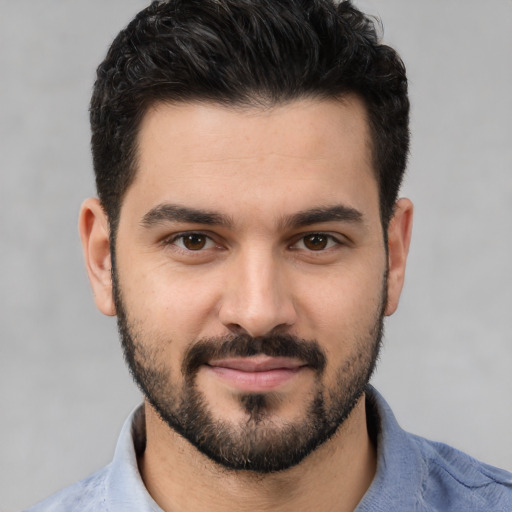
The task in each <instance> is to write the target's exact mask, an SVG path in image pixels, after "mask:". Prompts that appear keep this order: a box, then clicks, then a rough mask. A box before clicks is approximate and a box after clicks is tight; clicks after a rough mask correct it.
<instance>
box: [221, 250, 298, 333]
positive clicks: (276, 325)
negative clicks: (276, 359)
mask: <svg viewBox="0 0 512 512" xmlns="http://www.w3.org/2000/svg"><path fill="white" fill-rule="evenodd" d="M228 272H229V275H228V277H227V278H226V281H225V288H224V290H223V293H222V299H221V304H220V309H219V319H220V321H221V322H222V324H223V325H225V326H226V327H227V328H228V329H229V330H230V331H231V332H233V333H235V334H249V335H250V336H253V337H256V336H264V335H268V334H271V333H275V332H283V331H284V330H286V329H288V328H289V327H291V326H292V325H294V324H295V322H296V319H297V313H296V310H295V306H294V303H293V299H292V285H293V283H291V282H289V277H287V275H286V272H284V271H283V264H280V262H279V261H278V258H276V257H275V256H274V255H273V254H272V253H269V254H267V253H266V252H265V251H257V250H254V251H251V252H250V253H248V254H240V255H239V256H238V257H237V258H236V259H235V261H234V262H233V264H232V265H231V266H230V268H229V271H228Z"/></svg>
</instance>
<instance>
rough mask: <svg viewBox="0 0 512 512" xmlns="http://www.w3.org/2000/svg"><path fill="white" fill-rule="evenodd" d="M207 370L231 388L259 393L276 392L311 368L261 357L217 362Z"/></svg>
mask: <svg viewBox="0 0 512 512" xmlns="http://www.w3.org/2000/svg"><path fill="white" fill-rule="evenodd" d="M206 368H207V369H208V370H209V371H211V372H213V373H214V374H215V375H216V376H217V377H218V378H220V379H221V380H222V381H224V382H225V383H227V384H228V385H229V386H230V387H234V388H236V389H238V390H240V391H245V392H252V393H257V392H266V391H272V390H276V389H277V388H279V387H281V386H283V385H284V384H285V383H287V382H288V381H290V380H291V379H293V378H294V377H295V376H296V375H297V374H299V373H301V372H302V371H303V370H305V369H306V368H307V365H305V364H304V363H303V362H302V361H300V360H298V359H293V358H288V357H270V356H265V355H258V356H253V357H244V358H227V359H218V360H213V361H210V362H209V363H208V364H207V365H206Z"/></svg>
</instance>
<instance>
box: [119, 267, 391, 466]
mask: <svg viewBox="0 0 512 512" xmlns="http://www.w3.org/2000/svg"><path fill="white" fill-rule="evenodd" d="M384 281H385V282H386V279H385V280H384ZM113 283H114V297H115V303H116V311H117V323H118V329H119V334H120V338H121V342H122V346H123V351H124V356H125V359H126V362H127V364H128V367H129V369H130V372H131V374H132V376H133V378H134V380H135V382H136V383H137V385H138V386H139V388H140V389H141V390H142V392H143V393H144V396H145V397H146V399H147V400H148V402H149V403H150V404H151V405H152V406H153V408H154V409H155V410H156V412H157V413H158V414H159V415H160V417H161V418H162V419H163V420H164V421H165V422H166V423H167V425H168V426H169V427H170V428H171V429H173V430H174V431H176V432H177V433H179V434H180V435H182V436H183V437H184V438H185V439H187V440H188V441H189V442H190V443H191V444H192V445H193V446H195V447H196V448H197V449H198V450H199V451H200V452H202V453H203V454H205V455H206V456H208V457H209V458H210V459H212V460H213V461H215V462H216V463H218V464H220V465H222V466H223V467H225V468H228V469H233V470H249V471H255V472H258V473H271V472H275V471H281V470H285V469H288V468H290V467H292V466H294V465H296V464H298V463H299V462H301V461H302V460H303V459H304V458H305V457H307V456H308V455H309V454H310V453H311V452H313V450H315V449H316V448H317V447H318V446H320V445H321V444H323V443H325V442H326V441H327V440H328V439H330V438H331V437H332V436H333V435H334V433H335V432H336V431H337V429H338V428H339V427H340V425H342V424H343V423H344V421H345V420H346V419H347V418H348V416H349V415H350V413H351V411H352V410H353V408H354V406H355V405H356V404H357V402H358V401H359V399H360V398H361V396H362V395H363V393H364V391H365V388H366V386H367V384H368V382H369V380H370V377H371V375H372V373H373V370H374V368H375V365H376V361H377V359H378V354H379V350H380V345H381V340H382V336H383V318H384V314H383V312H384V307H385V302H386V300H385V291H384V292H383V296H382V301H381V307H380V310H379V312H378V315H377V318H376V319H375V322H374V325H373V326H372V328H371V329H370V332H369V333H368V335H367V336H366V337H365V338H364V339H360V340H357V342H356V343H355V345H356V347H355V348H356V352H355V353H354V354H352V355H351V357H349V359H348V360H347V361H345V363H344V364H343V366H342V367H340V368H339V369H338V371H337V379H336V384H335V386H333V388H332V389H326V388H325V386H324V384H323V383H322V380H321V376H322V375H323V372H324V368H325V366H326V356H325V354H324V352H323V350H322V349H321V347H320V346H319V344H318V343H317V342H316V341H311V340H302V339H299V338H297V337H295V336H290V335H284V336H279V335H278V336H265V337H258V338H252V337H250V336H245V335H244V336H232V337H226V338H210V339H202V340H200V341H198V342H196V343H195V344H193V345H191V347H190V348H189V349H188V351H187V353H186V354H185V357H184V360H183V363H182V368H181V370H182V371H181V373H182V376H183V384H182V385H181V387H179V388H178V387H177V386H175V385H173V382H172V380H171V375H170V373H169V368H168V367H166V365H165V362H164V360H163V357H161V356H160V354H159V351H158V349H148V347H147V346H145V345H144V342H143V337H142V333H137V332H135V329H134V326H133V325H132V324H130V322H129V320H128V318H127V313H126V310H125V308H124V305H123V301H122V297H121V292H120V288H119V285H118V282H117V276H116V275H115V272H113ZM385 289H386V287H384V290H385ZM257 354H266V355H269V356H274V357H280V356H282V357H297V358H299V359H301V360H303V361H304V362H305V363H307V364H308V366H309V367H310V368H311V369H312V370H314V372H315V376H316V379H315V381H316V386H315V390H314V392H313V393H312V394H311V396H309V398H308V400H309V402H308V403H307V404H305V415H304V417H303V418H302V420H301V421H300V422H295V423H288V424H279V425H277V424H276V423H274V422H273V421H272V411H273V410H274V409H276V408H277V407H278V405H279V400H280V399H279V396H278V394H277V393H261V394H259V393H246V394H240V395H238V399H239V404H240V407H241V408H242V409H243V410H244V412H245V413H246V414H247V418H248V419H247V420H246V421H244V422H240V423H239V424H232V423H229V422H226V421H223V420H221V419H216V418H214V417H213V415H212V414H211V412H210V410H209V406H208V403H207V402H206V400H205V397H204V396H203V394H202V393H201V392H200V391H199V390H198V389H197V386H196V384H195V381H196V378H195V377H196V374H197V371H198V370H199V368H200V367H201V365H203V364H205V363H207V361H209V360H212V359H214V358H219V357H249V356H252V355H257Z"/></svg>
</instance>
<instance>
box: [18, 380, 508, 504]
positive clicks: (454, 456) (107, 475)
mask: <svg viewBox="0 0 512 512" xmlns="http://www.w3.org/2000/svg"><path fill="white" fill-rule="evenodd" d="M367 410H368V418H369V430H370V432H374V433H375V435H376V437H377V473H376V475H375V478H374V480H373V482H372V484H371V486H370V488H369V489H368V491H367V492H366V494H365V495H364V497H363V499H362V500H361V502H360V503H359V505H358V507H357V509H356V511H355V512H420V511H421V512H427V511H428V512H443V511H446V512H447V511H450V512H512V474H510V473H508V472H507V471H504V470H501V469H497V468H494V467H492V466H488V465H486V464H483V463H481V462H479V461H477V460H475V459H473V458H472V457H470V456H468V455H466V454H464V453H462V452H460V451H458V450H455V449H454V448H451V447H450V446H447V445H445V444H441V443H434V442H432V441H428V440H427V439H424V438H421V437H418V436H414V435H412V434H409V433H407V432H405V431H404V430H402V429H401V428H400V426H399V425H398V423H397V421H396V419H395V417H394V415H393V413H392V412H391V409H390V408H389V406H388V404H387V403H386V402H385V400H384V399H383V398H382V396H381V395H380V394H379V393H378V392H377V391H376V390H375V389H374V388H372V387H369V390H368V392H367ZM144 445H145V427H144V409H143V408H142V407H139V408H138V409H136V410H135V411H134V412H133V413H132V414H131V415H130V417H129V418H128V419H127V420H126V422H125V424H124V426H123V429H122V431H121V435H120V437H119V441H118V443H117V447H116V451H115V455H114V460H113V461H112V462H111V463H110V464H109V465H108V466H105V467H104V468H102V469H100V470H99V471H98V472H96V473H94V474H92V475H91V476H89V477H88V478H86V479H85V480H82V481H80V482H77V483H76V484H74V485H71V486H70V487H68V488H66V489H63V490H62V491H60V492H58V493H57V494H55V495H54V496H52V497H50V498H48V499H47V500H45V501H43V502H42V503H39V504H38V505H36V506H34V507H32V508H30V509H29V510H28V511H27V512H42V511H45V512H51V511H55V512H57V511H58V512H71V511H72V512H92V511H94V512H99V511H105V512H150V511H151V512H162V509H161V508H160V507H159V506H158V505H157V504H156V503H155V501H154V500H153V499H152V498H151V496H150V495H149V493H148V492H147V490H146V488H145V487H144V483H143V481H142V478H141V476H140V473H139V470H138V466H137V455H136V454H137V453H138V452H139V453H140V450H143V449H144V448H143V447H144Z"/></svg>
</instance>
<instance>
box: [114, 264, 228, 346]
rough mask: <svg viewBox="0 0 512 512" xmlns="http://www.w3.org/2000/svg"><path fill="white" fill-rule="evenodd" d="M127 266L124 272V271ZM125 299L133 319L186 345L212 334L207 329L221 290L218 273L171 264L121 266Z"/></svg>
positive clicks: (149, 330)
mask: <svg viewBox="0 0 512 512" xmlns="http://www.w3.org/2000/svg"><path fill="white" fill-rule="evenodd" d="M123 270H124V272H123ZM120 284H121V288H122V293H123V301H124V304H125V307H126V309H127V312H128V316H129V318H130V319H133V320H135V321H137V323H138V324H139V325H141V326H142V328H143V329H144V331H145V332H152V333H154V334H155V335H156V336H157V337H158V338H159V339H167V340H169V341H172V342H173V345H174V346H176V345H179V347H180V348H179V349H180V350H182V349H183V345H184V344H186V343H190V342H192V341H194V340H195V339H197V338H199V337H201V336H205V335H211V332H208V333H207V332H205V331H206V330H207V329H206V328H207V326H208V325H209V324H210V323H211V319H212V317H213V316H214V311H215V304H216V300H217V291H216V290H218V289H219V288H221V287H219V286H217V285H216V280H215V276H209V277H208V276H206V275H204V272H200V271H199V272H195V273H191V272H188V273H183V272H179V271H176V269H173V268H172V267H171V266H170V265H165V264H161V265H152V266H149V265H146V266H145V267H144V266H143V265H142V264H141V265H133V266H132V270H131V271H130V270H129V269H127V268H124V269H123V267H121V266H120Z"/></svg>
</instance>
